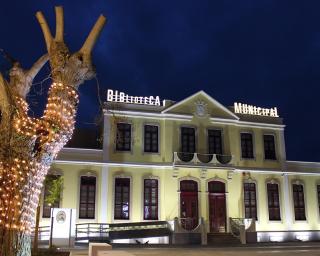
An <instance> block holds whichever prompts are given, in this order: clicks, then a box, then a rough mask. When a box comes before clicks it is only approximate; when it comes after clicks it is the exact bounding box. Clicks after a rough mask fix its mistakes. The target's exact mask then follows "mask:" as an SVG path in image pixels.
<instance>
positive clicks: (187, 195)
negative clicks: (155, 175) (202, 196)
mask: <svg viewBox="0 0 320 256" xmlns="http://www.w3.org/2000/svg"><path fill="white" fill-rule="evenodd" d="M180 191H181V193H180V219H181V225H182V227H183V228H184V229H186V230H193V229H195V228H196V227H197V226H198V183H197V182H196V181H193V180H183V181H181V182H180Z"/></svg>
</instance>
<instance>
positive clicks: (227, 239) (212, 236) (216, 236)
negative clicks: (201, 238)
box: [207, 233, 241, 245]
mask: <svg viewBox="0 0 320 256" xmlns="http://www.w3.org/2000/svg"><path fill="white" fill-rule="evenodd" d="M207 242H208V244H219V245H228V244H241V242H240V240H239V239H238V238H236V237H234V236H233V235H231V234H230V233H208V235H207Z"/></svg>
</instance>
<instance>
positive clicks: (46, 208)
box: [42, 174, 60, 218]
mask: <svg viewBox="0 0 320 256" xmlns="http://www.w3.org/2000/svg"><path fill="white" fill-rule="evenodd" d="M59 178H60V175H50V174H49V175H47V177H46V179H45V184H44V194H43V208H42V218H50V217H51V209H52V208H59V207H60V197H59V198H57V199H56V200H55V201H54V203H52V204H49V203H47V198H48V197H49V196H50V190H51V189H52V186H54V183H55V182H56V181H57V180H58V179H59Z"/></svg>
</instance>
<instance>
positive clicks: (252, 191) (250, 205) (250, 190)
mask: <svg viewBox="0 0 320 256" xmlns="http://www.w3.org/2000/svg"><path fill="white" fill-rule="evenodd" d="M243 190H244V196H243V199H244V215H245V218H249V219H255V220H258V217H257V192H256V184H255V183H254V182H245V183H244V184H243Z"/></svg>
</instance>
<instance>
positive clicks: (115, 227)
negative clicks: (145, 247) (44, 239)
mask: <svg viewBox="0 0 320 256" xmlns="http://www.w3.org/2000/svg"><path fill="white" fill-rule="evenodd" d="M154 230H166V231H168V232H169V231H171V225H170V224H169V223H168V222H167V221H150V222H127V223H112V224H108V223H81V224H76V237H75V239H76V241H80V240H109V239H114V238H115V237H116V238H119V239H121V238H128V237H129V236H130V237H134V236H135V235H137V236H141V234H142V235H143V234H144V233H145V234H150V232H151V231H154ZM139 232H140V234H138V233H139ZM160 236H161V235H160Z"/></svg>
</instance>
